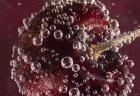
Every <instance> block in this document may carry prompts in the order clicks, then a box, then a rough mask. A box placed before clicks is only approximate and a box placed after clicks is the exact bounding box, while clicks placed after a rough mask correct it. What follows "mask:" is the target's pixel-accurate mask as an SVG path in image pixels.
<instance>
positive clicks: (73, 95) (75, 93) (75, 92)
mask: <svg viewBox="0 0 140 96" xmlns="http://www.w3.org/2000/svg"><path fill="white" fill-rule="evenodd" d="M69 96H80V91H79V89H78V88H72V89H70V90H69Z"/></svg>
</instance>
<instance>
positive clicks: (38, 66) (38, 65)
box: [31, 62, 41, 73]
mask: <svg viewBox="0 0 140 96" xmlns="http://www.w3.org/2000/svg"><path fill="white" fill-rule="evenodd" d="M31 70H32V71H33V72H37V73H38V72H39V71H40V70H41V63H39V62H32V63H31Z"/></svg>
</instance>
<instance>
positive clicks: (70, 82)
mask: <svg viewBox="0 0 140 96" xmlns="http://www.w3.org/2000/svg"><path fill="white" fill-rule="evenodd" d="M78 7H79V8H78ZM91 10H92V11H91ZM89 13H92V14H89ZM87 14H88V15H93V16H92V17H89V18H87V17H86V16H87ZM85 18H86V19H85ZM96 19H97V20H96ZM118 27H119V23H118V21H117V20H115V19H110V17H109V11H108V10H107V9H106V7H105V5H104V4H102V3H101V2H100V1H98V0H50V1H48V2H46V4H45V6H43V8H42V9H41V11H40V12H39V13H33V14H31V17H30V18H25V19H24V20H23V26H22V27H20V28H19V29H18V31H19V44H18V45H16V46H14V47H13V55H12V57H13V60H12V61H11V63H10V64H11V66H12V67H13V68H12V70H11V77H12V79H14V80H15V81H16V83H17V85H18V87H19V91H20V93H22V94H23V95H27V96H49V95H48V94H50V96H58V94H60V95H61V96H127V94H129V93H131V88H132V87H133V86H134V84H133V80H134V79H135V76H134V75H133V74H130V72H129V69H130V68H132V67H133V66H134V62H133V61H132V60H129V59H128V57H127V56H122V55H120V54H119V53H118V50H117V49H119V46H117V47H115V48H114V47H113V48H111V49H110V50H108V51H105V52H103V53H102V54H101V56H100V58H99V60H98V61H96V62H95V61H94V57H93V53H94V47H96V46H97V45H99V44H101V43H102V42H105V41H108V40H111V39H113V38H115V37H117V36H119V34H120V30H119V28H118ZM57 78H58V79H57ZM112 86H113V88H112Z"/></svg>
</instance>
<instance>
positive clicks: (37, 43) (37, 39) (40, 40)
mask: <svg viewBox="0 0 140 96" xmlns="http://www.w3.org/2000/svg"><path fill="white" fill-rule="evenodd" d="M42 43H43V38H41V37H40V36H36V37H33V45H35V46H41V45H42Z"/></svg>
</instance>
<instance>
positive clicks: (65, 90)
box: [59, 85, 68, 93]
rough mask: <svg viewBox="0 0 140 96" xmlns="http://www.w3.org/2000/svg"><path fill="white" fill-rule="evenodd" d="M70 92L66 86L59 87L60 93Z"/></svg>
mask: <svg viewBox="0 0 140 96" xmlns="http://www.w3.org/2000/svg"><path fill="white" fill-rule="evenodd" d="M67 90H68V88H67V86H66V85H63V86H60V87H59V92H60V93H66V92H67Z"/></svg>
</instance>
